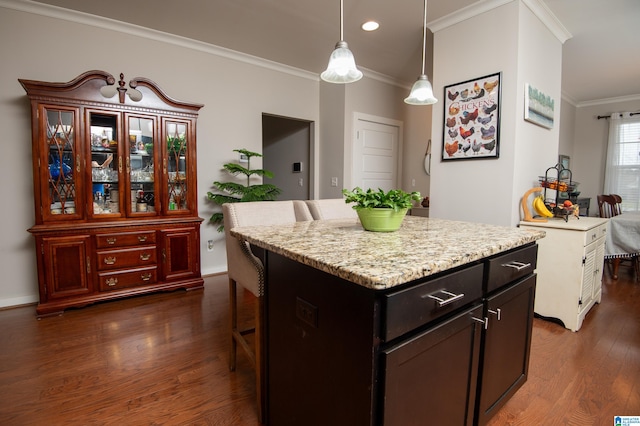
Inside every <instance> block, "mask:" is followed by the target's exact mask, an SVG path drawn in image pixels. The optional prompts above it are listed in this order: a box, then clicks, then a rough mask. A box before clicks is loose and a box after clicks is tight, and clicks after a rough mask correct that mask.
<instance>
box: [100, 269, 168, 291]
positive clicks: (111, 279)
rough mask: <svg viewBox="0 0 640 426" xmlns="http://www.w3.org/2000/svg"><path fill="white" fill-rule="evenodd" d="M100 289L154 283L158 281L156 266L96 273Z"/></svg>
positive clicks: (110, 289)
mask: <svg viewBox="0 0 640 426" xmlns="http://www.w3.org/2000/svg"><path fill="white" fill-rule="evenodd" d="M98 278H99V286H100V291H113V290H119V289H122V288H129V287H136V286H142V285H148V284H155V283H156V282H157V281H158V274H157V268H156V267H155V266H153V267H149V268H139V269H135V270H131V269H127V270H126V271H109V272H101V273H99V274H98Z"/></svg>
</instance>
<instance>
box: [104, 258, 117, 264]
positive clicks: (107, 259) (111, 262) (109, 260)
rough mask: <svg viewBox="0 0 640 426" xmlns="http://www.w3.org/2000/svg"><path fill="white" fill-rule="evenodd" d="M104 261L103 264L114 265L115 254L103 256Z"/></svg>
mask: <svg viewBox="0 0 640 426" xmlns="http://www.w3.org/2000/svg"><path fill="white" fill-rule="evenodd" d="M104 263H105V265H115V264H116V257H115V256H109V257H105V258H104Z"/></svg>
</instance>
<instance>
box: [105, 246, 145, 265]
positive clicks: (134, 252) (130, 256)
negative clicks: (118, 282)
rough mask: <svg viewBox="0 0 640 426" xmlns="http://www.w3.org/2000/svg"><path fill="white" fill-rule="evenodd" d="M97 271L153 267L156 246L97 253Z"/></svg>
mask: <svg viewBox="0 0 640 426" xmlns="http://www.w3.org/2000/svg"><path fill="white" fill-rule="evenodd" d="M97 254H98V266H97V268H98V271H104V270H108V269H121V268H129V267H132V266H146V265H155V263H156V246H146V247H135V248H126V249H120V250H101V251H98V253H97Z"/></svg>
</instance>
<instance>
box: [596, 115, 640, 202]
mask: <svg viewBox="0 0 640 426" xmlns="http://www.w3.org/2000/svg"><path fill="white" fill-rule="evenodd" d="M604 193H605V194H618V195H620V196H621V197H622V211H638V210H640V114H639V113H629V112H624V113H613V114H611V117H610V119H609V143H608V146H607V163H606V168H605V176H604Z"/></svg>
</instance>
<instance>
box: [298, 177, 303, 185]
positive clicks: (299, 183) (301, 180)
mask: <svg viewBox="0 0 640 426" xmlns="http://www.w3.org/2000/svg"><path fill="white" fill-rule="evenodd" d="M298 185H300V186H304V179H302V178H300V179H298Z"/></svg>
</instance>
